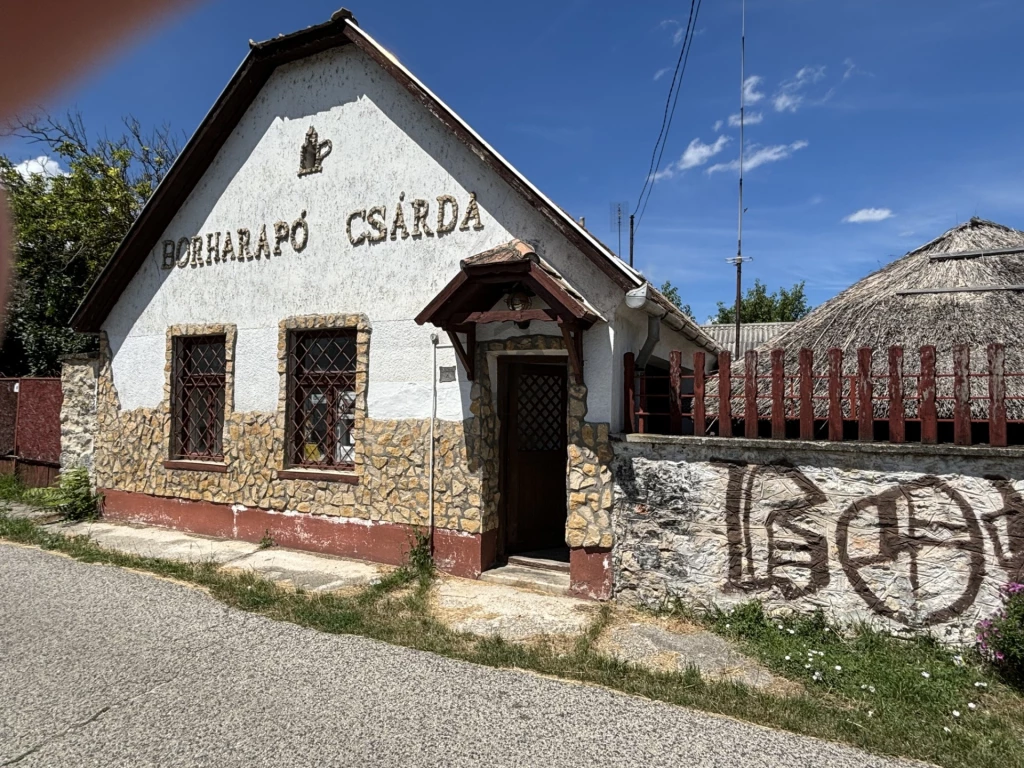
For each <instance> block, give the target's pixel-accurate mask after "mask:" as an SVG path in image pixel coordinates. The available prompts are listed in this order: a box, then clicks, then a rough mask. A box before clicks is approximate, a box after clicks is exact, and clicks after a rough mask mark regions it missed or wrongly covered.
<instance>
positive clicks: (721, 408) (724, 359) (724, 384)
mask: <svg viewBox="0 0 1024 768" xmlns="http://www.w3.org/2000/svg"><path fill="white" fill-rule="evenodd" d="M718 434H719V435H721V436H722V437H732V354H731V353H730V352H728V351H723V352H719V353H718Z"/></svg>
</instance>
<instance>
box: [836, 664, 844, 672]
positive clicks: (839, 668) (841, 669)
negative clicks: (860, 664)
mask: <svg viewBox="0 0 1024 768" xmlns="http://www.w3.org/2000/svg"><path fill="white" fill-rule="evenodd" d="M842 671H843V668H842V667H840V666H839V665H838V664H836V672H842Z"/></svg>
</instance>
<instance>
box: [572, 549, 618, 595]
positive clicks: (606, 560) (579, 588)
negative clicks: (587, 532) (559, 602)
mask: <svg viewBox="0 0 1024 768" xmlns="http://www.w3.org/2000/svg"><path fill="white" fill-rule="evenodd" d="M569 593H570V594H571V595H573V596H574V597H586V598H589V599H591V600H608V599H610V598H611V596H612V551H611V550H610V549H602V548H600V547H577V548H575V549H570V550H569Z"/></svg>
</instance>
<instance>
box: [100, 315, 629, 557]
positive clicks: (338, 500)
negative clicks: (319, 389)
mask: <svg viewBox="0 0 1024 768" xmlns="http://www.w3.org/2000/svg"><path fill="white" fill-rule="evenodd" d="M332 327H333V328H355V329H356V330H357V366H356V404H355V411H356V416H355V431H356V436H357V437H356V456H355V471H354V472H353V473H352V474H353V477H352V478H351V480H352V481H353V482H337V481H333V480H327V479H325V480H309V479H301V480H298V479H288V478H282V477H279V476H278V473H279V472H280V471H281V470H282V469H283V468H284V467H283V459H284V450H283V446H284V441H285V418H286V406H287V334H288V332H289V331H291V330H301V329H312V328H332ZM200 334H224V335H225V337H226V390H227V391H226V393H225V394H226V396H225V415H224V441H223V444H224V467H223V470H222V471H211V470H203V469H172V468H167V467H165V466H164V462H165V461H166V460H167V459H168V457H169V447H168V446H169V445H170V429H171V418H170V406H169V404H170V398H171V375H172V374H171V371H172V363H173V361H172V351H173V338H174V337H175V336H179V335H200ZM370 337H371V328H370V324H369V321H368V320H367V318H366V317H365V316H363V315H324V316H309V317H297V318H288V319H286V320H284V321H282V322H281V324H280V333H279V340H278V362H279V373H280V376H281V387H280V396H279V403H278V409H277V411H276V412H275V413H264V412H237V411H235V410H234V399H233V392H234V375H235V370H234V345H235V327H234V326H232V325H227V324H204V325H181V326H173V327H171V328H169V329H168V331H167V353H166V367H165V390H164V399H163V401H162V403H161V404H160V406H159V407H157V408H139V409H135V410H132V411H123V410H122V409H121V407H120V403H119V401H118V397H117V391H116V388H115V387H114V383H113V377H112V373H111V365H110V350H109V345H108V343H107V340H106V339H105V338H102V339H101V360H100V366H99V381H98V404H99V406H98V418H97V423H98V434H97V439H96V461H95V465H96V480H97V484H98V485H99V486H100V487H103V488H111V489H117V490H121V491H129V492H134V493H144V494H151V495H154V496H166V497H175V498H182V499H192V500H197V501H198V500H202V501H209V502H219V503H226V504H234V505H242V506H245V507H256V508H260V509H266V510H273V511H278V512H284V511H293V512H299V513H315V514H322V515H330V516H341V517H350V518H358V519H364V520H371V521H383V522H392V523H404V524H411V525H426V524H427V523H428V516H429V509H428V494H429V480H430V478H429V473H428V472H427V463H428V450H429V435H430V420H429V419H403V420H374V419H371V418H369V417H368V416H367V415H366V386H367V370H368V365H369V354H370ZM552 349H565V345H564V342H563V340H562V338H561V337H555V336H541V335H533V336H522V337H515V338H511V339H506V340H501V341H490V342H481V343H480V344H478V345H477V366H476V370H477V372H478V375H477V377H476V381H474V383H473V386H472V388H471V403H470V412H471V413H472V416H471V417H470V418H468V419H466V420H465V421H464V422H461V423H460V422H448V421H439V422H437V423H436V425H435V454H436V455H435V462H436V467H437V470H436V472H435V477H434V510H435V525H436V526H437V527H439V528H448V529H452V530H457V531H461V532H464V533H471V534H477V533H483V532H485V531H490V530H493V529H495V528H496V527H497V525H498V505H499V502H500V493H499V489H498V476H499V475H498V434H499V432H498V428H499V425H498V416H497V414H496V412H495V409H494V398H493V394H492V382H491V380H490V374H489V372H488V365H487V356H488V353H501V352H513V351H528V350H552ZM568 395H569V399H568V402H569V406H568V407H569V413H568V415H567V419H568V423H567V428H568V438H569V448H568V457H567V503H568V519H567V527H566V541H567V543H568V544H569V546H570V547H597V548H605V549H607V548H609V547H610V546H611V543H612V520H611V509H612V472H611V460H612V447H611V441H610V438H609V427H608V424H607V423H600V424H595V423H590V422H587V421H586V413H587V388H586V387H585V386H583V385H578V384H575V383H573V382H572V381H570V384H569V393H568Z"/></svg>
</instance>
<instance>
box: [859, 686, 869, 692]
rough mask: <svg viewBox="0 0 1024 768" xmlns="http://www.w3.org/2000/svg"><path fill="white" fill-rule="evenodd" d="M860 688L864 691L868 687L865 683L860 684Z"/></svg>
mask: <svg viewBox="0 0 1024 768" xmlns="http://www.w3.org/2000/svg"><path fill="white" fill-rule="evenodd" d="M860 689H861V690H862V691H866V690H867V689H868V687H867V686H866V685H862V686H861V687H860Z"/></svg>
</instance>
